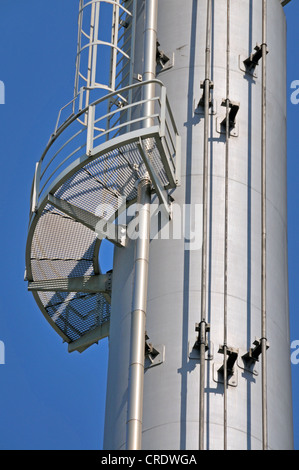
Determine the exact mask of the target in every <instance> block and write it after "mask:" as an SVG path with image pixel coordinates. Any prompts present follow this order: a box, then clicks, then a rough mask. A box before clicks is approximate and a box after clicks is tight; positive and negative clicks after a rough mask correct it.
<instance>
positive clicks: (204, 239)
mask: <svg viewBox="0 0 299 470" xmlns="http://www.w3.org/2000/svg"><path fill="white" fill-rule="evenodd" d="M211 19H212V16H211V0H207V25H206V50H205V81H204V158H203V223H202V227H203V228H202V230H203V233H202V268H201V323H200V391H199V409H200V410H199V411H200V415H199V449H200V450H203V449H204V420H205V409H204V384H205V352H206V294H207V225H208V224H207V222H208V159H209V148H208V146H209V108H210V86H211V80H210V69H211Z"/></svg>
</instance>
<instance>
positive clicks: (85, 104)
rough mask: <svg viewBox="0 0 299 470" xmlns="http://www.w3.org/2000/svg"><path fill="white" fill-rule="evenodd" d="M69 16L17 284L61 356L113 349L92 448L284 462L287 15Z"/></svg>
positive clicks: (238, 7) (202, 10)
mask: <svg viewBox="0 0 299 470" xmlns="http://www.w3.org/2000/svg"><path fill="white" fill-rule="evenodd" d="M79 3H80V6H79V8H80V11H79V33H78V48H77V63H76V78H75V93H74V99H73V100H72V101H71V102H70V103H69V104H68V105H67V106H66V107H64V108H62V110H61V112H60V113H59V117H58V121H57V124H56V127H55V130H54V133H53V135H52V136H51V138H50V141H49V143H48V145H47V148H46V150H45V152H44V154H43V155H42V158H41V160H40V161H39V162H38V163H37V165H36V172H35V177H34V182H33V187H32V195H31V201H32V203H31V216H30V224H29V232H28V243H27V249H26V277H27V280H28V281H29V290H31V291H33V293H34V296H35V298H36V300H37V303H38V305H39V307H40V308H41V310H42V312H43V313H44V315H45V317H46V318H47V320H48V321H49V323H50V324H51V325H52V326H53V328H55V330H56V331H57V332H58V333H59V334H60V335H61V336H62V337H63V339H65V340H66V341H67V342H68V343H69V351H70V352H71V351H75V350H77V351H79V352H82V351H84V349H86V348H87V347H89V346H90V345H91V344H94V343H95V342H97V341H99V340H100V339H101V338H103V337H106V336H109V368H108V388H107V403H106V422H105V438H104V448H105V449H109V450H112V449H118V450H121V449H134V450H137V449H140V448H143V449H147V450H150V449H173V450H178V449H183V450H184V449H291V448H292V446H293V433H292V405H291V400H292V397H291V372H290V359H289V356H290V345H289V313H288V279H287V212H286V92H285V90H286V22H285V16H284V11H283V6H284V5H285V4H286V3H288V2H286V1H280V0H272V1H266V0H202V1H201V0H186V1H185V2H184V5H183V6H182V2H181V1H179V0H163V1H161V0H160V1H158V0H127V1H125V0H121V1H120V0H115V1H114V0H113V1H112V0H109V1H108V0H94V1H90V2H88V1H85V0H80V2H79ZM107 24H109V25H111V27H109V28H107ZM107 30H108V31H107ZM65 113H66V114H65ZM103 238H107V239H108V240H109V241H111V243H114V245H115V249H114V263H113V271H112V272H110V273H101V272H100V269H99V262H98V255H99V250H100V245H101V240H102V239H103Z"/></svg>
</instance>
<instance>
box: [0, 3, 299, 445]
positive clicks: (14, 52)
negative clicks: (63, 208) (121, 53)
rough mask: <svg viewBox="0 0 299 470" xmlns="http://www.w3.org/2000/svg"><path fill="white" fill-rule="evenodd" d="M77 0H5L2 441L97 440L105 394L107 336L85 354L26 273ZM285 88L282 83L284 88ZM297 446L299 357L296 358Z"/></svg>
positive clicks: (293, 33)
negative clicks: (33, 210) (62, 332)
mask: <svg viewBox="0 0 299 470" xmlns="http://www.w3.org/2000/svg"><path fill="white" fill-rule="evenodd" d="M77 3H78V2H77V1H74V0H51V1H46V0H28V1H26V2H25V1H24V0H14V2H12V1H11V0H0V80H1V81H3V82H4V84H5V105H0V123H1V125H0V152H1V162H2V171H1V175H0V178H1V190H2V192H1V197H2V203H1V207H0V210H1V220H2V227H1V235H0V237H1V244H0V246H1V261H2V267H3V271H2V276H1V284H2V293H1V294H2V295H1V298H0V310H1V314H0V340H1V341H3V342H4V344H5V365H0V449H35V450H38V449H99V448H101V446H102V439H103V427H104V407H105V395H106V372H107V370H106V369H107V357H108V348H107V340H104V341H102V342H100V343H99V345H98V346H93V347H91V348H89V349H88V350H87V351H86V352H84V353H83V354H81V355H79V354H77V353H73V354H68V353H67V346H66V344H63V343H62V340H61V339H60V337H59V336H58V335H57V334H56V333H55V332H54V331H53V330H52V329H51V328H50V327H49V325H48V323H47V322H46V321H45V319H44V317H43V315H42V314H41V313H40V311H39V310H38V307H37V306H36V304H35V301H34V299H33V296H32V295H31V294H29V293H28V292H27V286H26V283H25V282H24V280H23V276H24V268H25V261H24V257H25V243H26V228H27V224H28V212H29V194H30V188H31V183H32V177H33V171H34V165H35V162H36V161H37V160H38V159H39V158H40V156H41V154H42V151H43V150H44V147H45V145H46V143H47V141H48V138H49V136H50V134H51V133H52V132H53V128H54V125H55V122H56V118H57V113H58V110H59V108H60V107H61V106H63V105H64V104H65V103H66V102H68V101H69V100H70V99H71V98H72V91H73V84H74V68H75V49H76V40H77ZM285 11H286V14H287V20H288V70H287V73H288V90H287V93H288V218H289V219H288V220H289V222H288V223H289V227H288V235H289V290H290V319H291V340H292V341H294V340H297V339H298V340H299V322H298V320H297V306H298V305H299V289H298V279H299V247H298V235H297V234H298V228H299V227H298V220H299V213H298V201H299V196H298V174H299V159H298V155H297V153H298V150H297V149H298V148H299V145H298V135H299V128H298V123H299V105H293V104H291V101H290V95H291V89H290V84H291V82H292V81H294V80H299V65H298V64H299V48H298V43H299V41H298V18H299V4H298V1H296V0H292V2H291V3H290V4H289V5H288V6H287V7H285ZM277 92H278V93H281V92H283V90H278V91H277ZM292 373H293V409H294V429H295V448H296V449H299V405H298V403H297V396H298V394H299V364H298V365H293V366H292Z"/></svg>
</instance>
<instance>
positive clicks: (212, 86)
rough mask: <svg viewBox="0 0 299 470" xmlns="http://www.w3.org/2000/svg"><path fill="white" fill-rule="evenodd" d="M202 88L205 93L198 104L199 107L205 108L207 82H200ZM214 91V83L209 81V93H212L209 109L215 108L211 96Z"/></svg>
mask: <svg viewBox="0 0 299 470" xmlns="http://www.w3.org/2000/svg"><path fill="white" fill-rule="evenodd" d="M200 88H201V89H202V90H203V93H202V97H201V98H200V100H199V102H198V107H204V105H205V82H200ZM213 89H214V83H213V82H211V80H209V93H210V96H209V107H210V108H212V107H213V100H212V96H211V90H213Z"/></svg>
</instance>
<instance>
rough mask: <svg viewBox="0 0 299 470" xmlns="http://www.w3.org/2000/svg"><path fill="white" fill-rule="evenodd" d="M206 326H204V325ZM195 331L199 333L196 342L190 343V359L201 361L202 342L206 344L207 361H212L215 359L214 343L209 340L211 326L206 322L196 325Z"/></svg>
mask: <svg viewBox="0 0 299 470" xmlns="http://www.w3.org/2000/svg"><path fill="white" fill-rule="evenodd" d="M203 324H204V325H203ZM195 331H197V332H198V335H197V338H196V340H195V342H193V343H191V342H190V343H189V359H195V360H199V359H200V345H201V344H202V342H203V343H204V344H205V351H206V360H207V361H211V360H212V359H213V357H214V354H213V352H214V346H213V343H211V342H209V340H208V333H209V332H210V325H209V324H208V323H205V322H201V323H196V324H195Z"/></svg>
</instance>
